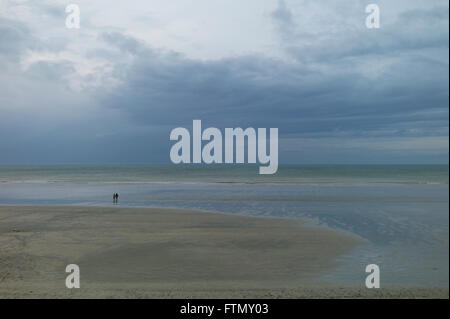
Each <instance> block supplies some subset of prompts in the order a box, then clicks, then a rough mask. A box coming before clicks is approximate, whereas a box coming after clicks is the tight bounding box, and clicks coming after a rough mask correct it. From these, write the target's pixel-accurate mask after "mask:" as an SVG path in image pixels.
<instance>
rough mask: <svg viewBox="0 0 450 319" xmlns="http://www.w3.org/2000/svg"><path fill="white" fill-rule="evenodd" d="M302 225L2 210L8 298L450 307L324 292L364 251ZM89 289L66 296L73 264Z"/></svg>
mask: <svg viewBox="0 0 450 319" xmlns="http://www.w3.org/2000/svg"><path fill="white" fill-rule="evenodd" d="M361 243H362V240H361V239H360V238H359V237H357V236H352V235H350V234H347V233H344V232H340V231H338V230H333V229H331V228H330V229H327V228H325V227H321V226H318V227H316V226H314V225H309V223H308V222H306V221H304V220H301V219H298V220H297V219H296V220H293V219H283V218H272V217H270V218H261V217H252V216H241V215H233V214H226V213H221V212H213V213H208V212H200V211H193V210H182V209H168V208H137V207H114V206H112V207H100V206H0V298H59V297H61V298H136V297H137V298H188V297H190V298H352V297H360V298H448V289H445V288H436V289H435V288H417V289H416V288H401V287H399V288H396V287H392V288H390V287H389V288H386V289H379V290H378V291H374V290H369V289H366V288H365V287H364V286H363V285H364V283H361V287H351V286H343V287H337V286H335V285H333V286H330V285H322V284H321V285H317V284H315V283H314V278H315V277H316V276H317V275H319V274H322V273H324V272H327V271H329V270H331V269H333V268H334V267H336V266H337V265H338V263H337V258H338V257H339V256H340V255H342V254H344V253H346V252H348V251H350V250H351V249H352V248H354V247H356V246H358V245H360V244H361ZM72 263H74V264H77V265H79V267H80V273H81V276H80V277H81V288H80V289H67V288H66V287H65V278H66V276H67V275H68V274H67V273H65V267H66V265H67V264H72Z"/></svg>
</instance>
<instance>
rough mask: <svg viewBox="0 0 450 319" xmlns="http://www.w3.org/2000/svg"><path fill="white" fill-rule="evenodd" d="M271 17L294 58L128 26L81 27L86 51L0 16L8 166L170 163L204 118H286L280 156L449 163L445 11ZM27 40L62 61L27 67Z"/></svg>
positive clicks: (226, 121) (238, 121)
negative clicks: (197, 51) (369, 24)
mask: <svg viewBox="0 0 450 319" xmlns="http://www.w3.org/2000/svg"><path fill="white" fill-rule="evenodd" d="M444 9H445V8H444ZM50 12H53V13H54V14H55V15H57V11H56V10H55V9H54V8H53V9H51V8H50ZM270 18H271V19H272V22H273V23H274V27H275V29H276V30H277V32H278V34H279V39H280V43H281V44H280V46H281V48H282V50H283V52H284V53H286V55H287V56H288V58H287V59H282V58H271V57H268V56H266V55H263V54H260V53H252V54H247V55H234V56H230V57H228V58H221V59H214V60H200V59H194V58H192V57H187V56H186V55H184V54H183V53H179V52H174V51H171V50H165V49H161V48H156V47H153V46H151V45H148V44H147V43H145V42H144V41H143V40H141V39H137V38H136V37H133V36H132V35H130V34H128V33H126V32H125V31H123V32H122V31H120V30H117V29H111V30H107V31H103V29H95V32H92V34H90V33H89V34H88V32H87V33H86V34H88V35H86V34H84V33H79V34H76V36H74V38H76V37H79V38H80V39H84V37H86V39H89V40H90V41H94V42H92V43H91V42H89V44H92V45H86V46H87V47H88V49H87V50H86V51H84V52H85V53H84V54H85V55H81V54H79V53H78V52H76V54H75V53H73V52H74V51H70V50H73V47H74V46H73V45H72V47H71V46H70V45H71V43H70V41H71V39H70V38H68V39H67V40H65V41H61V42H59V41H56V42H55V43H56V44H55V43H53V44H52V45H47V42H48V39H47V40H45V39H43V38H42V37H38V36H36V34H34V33H33V32H32V31H31V30H32V29H30V28H29V27H28V26H27V25H26V24H25V23H23V22H18V21H13V20H8V19H4V18H2V19H0V31H1V32H0V56H2V57H3V58H2V61H0V66H6V65H7V68H6V67H5V68H4V70H5V71H4V72H3V74H2V75H1V76H0V81H1V84H2V89H1V93H2V94H1V97H0V107H1V109H2V117H0V134H1V136H2V138H0V152H1V154H2V156H1V158H0V163H5V162H8V163H15V162H20V161H25V162H26V161H28V160H29V161H31V162H33V161H35V162H68V161H69V162H83V163H84V162H140V163H141V162H165V161H168V149H169V147H170V141H169V139H168V134H169V132H170V130H171V129H172V128H174V127H177V126H186V127H189V126H190V125H191V124H192V120H193V119H201V120H202V121H203V123H204V126H216V127H219V128H224V127H236V126H241V127H248V126H253V127H278V128H279V131H280V137H281V139H282V140H281V143H280V146H281V147H280V150H281V152H282V153H281V154H280V159H281V161H282V162H302V160H303V161H304V162H310V163H314V162H322V163H323V162H328V163H330V162H339V163H341V162H352V163H354V162H355V161H356V162H357V161H360V162H387V163H389V162H396V161H397V162H398V161H399V162H447V161H448V147H445V142H446V141H447V144H448V134H449V130H448V103H449V98H448V84H449V78H448V45H449V44H448V10H447V11H445V10H443V8H442V7H438V6H436V7H434V6H433V7H429V8H427V9H420V10H419V9H414V10H406V11H404V12H403V13H401V14H399V15H398V17H397V18H396V20H392V21H391V22H390V23H387V24H385V25H383V27H382V29H380V30H376V31H375V32H372V31H373V30H371V32H368V30H367V29H365V28H359V27H354V26H351V25H345V24H344V25H343V26H342V29H340V31H341V32H338V31H336V30H335V31H333V32H331V33H329V34H327V33H326V32H323V29H320V28H317V29H316V28H315V27H314V26H311V28H308V29H305V28H304V25H302V22H301V21H299V20H298V18H297V16H296V13H295V12H294V11H293V10H291V9H290V8H289V7H288V5H287V3H286V2H284V1H279V3H278V7H277V8H275V9H274V11H273V12H272V13H271V14H270ZM333 25H334V24H333ZM99 30H100V31H99ZM98 32H100V33H98ZM52 39H64V37H52ZM78 43H80V42H78ZM81 44H82V43H81ZM76 48H77V49H78V47H76ZM30 50H31V51H33V52H38V53H39V52H41V51H45V50H46V51H50V52H52V53H55V55H56V56H57V58H50V59H48V60H39V59H38V60H36V61H34V62H32V63H31V64H30V65H29V67H28V68H26V69H24V68H23V67H22V66H21V62H23V56H24V54H25V53H26V52H28V51H30ZM80 52H82V51H80ZM71 54H72V55H71ZM77 54H79V55H77ZM73 55H74V56H75V58H74V57H73ZM78 58H79V59H80V60H81V61H78V60H77V59H78ZM94 62H95V63H99V64H98V65H96V64H94ZM86 68H87V69H88V71H89V70H90V68H91V69H92V70H91V71H89V72H88V71H85V70H84V69H86ZM80 69H81V71H80ZM83 70H84V72H85V73H83V72H82V71H83ZM80 72H81V74H80ZM74 78H75V79H77V80H78V81H82V82H83V84H84V85H81V86H80V89H79V91H73V90H72V89H71V87H70V85H69V84H70V83H69V82H70V81H72V80H73V79H74ZM111 83H112V84H111ZM12 137H14V138H12ZM112 145H118V147H112ZM283 152H284V153H283ZM306 153H307V154H306Z"/></svg>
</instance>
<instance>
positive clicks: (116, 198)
mask: <svg viewBox="0 0 450 319" xmlns="http://www.w3.org/2000/svg"><path fill="white" fill-rule="evenodd" d="M118 200H119V194H118V193H114V194H113V203H117V201H118Z"/></svg>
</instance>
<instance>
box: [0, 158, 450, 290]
mask: <svg viewBox="0 0 450 319" xmlns="http://www.w3.org/2000/svg"><path fill="white" fill-rule="evenodd" d="M42 170H44V171H42ZM64 170H66V172H65V173H64ZM154 170H155V168H151V169H147V168H146V169H144V172H143V173H142V175H141V176H140V177H139V178H137V177H136V178H135V176H137V175H139V174H138V171H139V169H138V168H136V167H133V168H129V167H128V168H127V167H125V168H123V169H122V170H121V171H120V169H119V172H117V169H116V173H115V174H116V175H114V176H116V177H114V176H111V172H110V169H109V168H108V169H106V170H105V169H104V168H101V169H99V170H98V171H97V172H96V171H95V169H94V168H92V167H90V168H89V169H88V170H87V171H89V173H90V174H88V175H87V174H86V171H83V170H82V168H80V167H77V169H76V171H73V170H71V168H67V167H66V168H61V167H57V168H55V167H50V168H48V169H45V168H44V169H42V168H39V169H38V168H34V169H29V170H28V171H26V170H24V169H19V170H18V171H17V169H16V171H14V169H13V168H5V167H3V168H0V180H1V181H2V182H1V183H0V204H3V205H60V204H63V205H94V206H108V205H113V203H112V194H113V193H114V192H118V193H119V194H120V198H119V203H118V204H117V205H120V206H144V207H145V206H148V207H173V208H189V209H199V210H206V211H213V212H214V211H216V212H224V213H230V214H239V215H250V216H261V217H281V218H309V219H311V220H312V222H314V223H318V224H324V225H327V226H329V227H332V228H336V229H340V230H343V231H347V232H351V233H353V234H356V235H358V236H360V237H362V238H364V239H365V244H363V245H361V246H359V247H357V248H356V249H355V250H353V251H352V252H350V253H349V254H347V255H345V256H342V257H341V258H340V260H339V261H340V266H339V267H337V268H336V269H335V270H333V271H331V272H327V273H326V274H323V275H322V276H320V277H319V278H315V279H314V280H315V281H316V282H317V281H319V282H333V283H339V284H353V285H364V280H365V276H366V275H367V274H366V273H365V266H366V265H367V264H372V263H374V264H377V265H379V267H380V270H381V284H382V285H400V286H419V287H426V286H440V287H448V279H449V278H448V277H449V268H448V257H449V247H448V240H449V233H448V229H449V216H448V208H449V198H448V191H449V189H448V166H443V167H438V168H436V167H429V168H428V169H427V167H424V166H417V167H410V166H408V167H406V168H404V167H400V168H397V169H396V170H395V168H393V167H391V166H389V167H386V168H385V170H383V169H382V168H380V167H372V168H366V169H362V168H361V167H357V168H354V169H353V170H352V169H351V168H348V167H347V168H342V167H340V168H338V169H337V170H338V173H339V172H340V173H339V174H338V173H336V172H334V173H333V174H331V173H329V176H330V177H329V178H327V177H326V176H327V172H330V171H332V170H331V168H330V167H326V168H322V169H316V170H314V168H312V169H311V168H308V167H306V168H304V167H303V168H302V167H299V168H295V167H294V168H292V167H287V168H283V167H280V176H281V177H280V176H279V177H277V178H273V179H263V180H259V179H258V177H257V176H256V177H255V176H253V175H252V176H253V177H251V178H249V179H247V178H245V176H246V174H249V169H248V168H245V170H243V171H242V172H241V173H242V174H241V175H239V174H238V173H236V170H232V171H230V172H229V174H227V173H226V171H220V170H219V173H218V171H217V170H212V171H210V174H209V175H208V174H206V173H205V172H203V171H201V170H198V172H202V173H199V174H200V177H199V176H197V175H195V174H194V173H193V172H191V171H190V172H189V173H188V174H187V175H189V174H192V176H193V177H192V178H187V177H186V176H184V175H183V176H184V177H180V178H178V180H177V179H176V178H175V176H173V175H170V174H171V173H169V176H168V177H167V178H165V179H164V178H163V177H162V176H164V174H163V173H162V172H161V170H160V171H158V173H157V174H156V173H155V175H156V176H157V178H156V177H155V176H153V177H151V178H149V177H148V176H147V175H146V174H150V173H149V172H154ZM80 171H81V172H83V173H77V172H80ZM163 171H170V169H168V168H167V167H164V169H163ZM108 172H109V173H108ZM253 173H254V174H256V170H255V172H253ZM253 173H252V174H253ZM77 174H78V175H77ZM108 174H109V175H108ZM202 174H203V177H202ZM290 174H291V175H292V176H291V175H290ZM302 174H303V175H305V176H306V177H304V178H302ZM150 175H151V174H150ZM105 176H107V178H106V177H105ZM117 176H119V177H120V178H119V177H117ZM290 176H291V177H290ZM249 181H250V182H249Z"/></svg>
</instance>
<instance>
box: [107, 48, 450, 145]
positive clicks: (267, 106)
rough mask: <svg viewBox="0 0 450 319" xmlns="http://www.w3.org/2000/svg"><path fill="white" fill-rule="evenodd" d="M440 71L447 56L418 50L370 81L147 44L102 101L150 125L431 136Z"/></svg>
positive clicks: (438, 117)
mask: <svg viewBox="0 0 450 319" xmlns="http://www.w3.org/2000/svg"><path fill="white" fill-rule="evenodd" d="M120 43H121V42H120V41H119V45H120ZM443 71H444V70H443V63H442V62H441V63H439V62H436V61H434V60H432V59H427V58H424V57H421V56H416V55H411V56H404V57H403V58H402V59H400V60H398V61H396V62H395V63H393V64H392V65H390V66H389V69H388V70H386V71H384V72H383V74H382V75H381V76H379V77H376V78H374V79H372V78H368V77H366V76H364V75H363V74H361V73H360V72H358V71H357V70H352V69H348V70H345V68H343V69H342V70H340V72H326V71H318V70H314V69H312V68H309V67H306V66H302V65H298V64H297V65H292V64H287V63H284V62H282V61H279V60H273V59H268V58H263V57H258V56H248V57H236V58H230V59H222V60H216V61H196V60H191V59H187V58H185V57H183V56H181V55H178V54H171V53H164V52H159V51H155V50H152V49H151V48H147V49H145V50H141V51H140V53H139V54H138V55H137V56H136V58H135V60H134V63H133V64H132V65H131V67H129V68H128V69H127V70H126V72H125V74H126V75H125V79H126V81H124V84H123V85H122V86H120V87H119V88H118V89H115V90H114V92H111V93H110V95H109V96H108V97H107V98H106V99H105V102H104V103H105V104H107V105H109V106H111V107H113V108H119V109H122V110H123V111H125V112H126V113H128V114H129V115H130V116H131V117H132V118H133V119H134V120H135V121H137V122H140V123H145V124H148V125H151V124H167V125H169V126H176V125H181V124H182V125H188V124H189V123H190V122H192V119H197V118H198V119H202V120H204V121H206V122H207V123H208V125H216V126H219V127H220V126H222V127H223V126H249V125H252V126H255V127H269V126H270V127H279V128H280V133H281V134H282V135H286V134H297V135H302V134H303V135H304V134H316V135H324V134H337V133H339V132H341V133H342V132H343V133H346V134H348V135H356V136H361V135H366V134H373V132H374V131H377V130H379V131H382V132H384V133H383V134H391V135H396V136H398V135H411V136H412V135H416V134H419V133H418V132H420V134H424V135H433V134H442V133H443V132H446V131H448V122H447V121H446V120H445V119H443V118H442V115H443V114H446V112H448V107H447V106H448V93H447V92H448V91H447V85H448V75H445V72H443ZM436 111H440V112H436ZM408 123H409V124H408ZM408 125H409V128H408ZM387 132H390V133H387Z"/></svg>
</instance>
